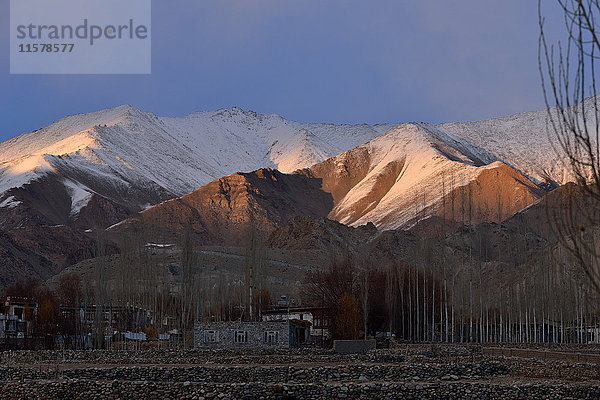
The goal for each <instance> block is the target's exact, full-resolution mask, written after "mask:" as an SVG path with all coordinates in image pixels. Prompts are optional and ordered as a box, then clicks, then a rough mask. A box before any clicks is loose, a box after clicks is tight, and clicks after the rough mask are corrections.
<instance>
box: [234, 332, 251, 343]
mask: <svg viewBox="0 0 600 400" xmlns="http://www.w3.org/2000/svg"><path fill="white" fill-rule="evenodd" d="M233 340H234V341H235V343H248V331H235V332H234V336H233Z"/></svg>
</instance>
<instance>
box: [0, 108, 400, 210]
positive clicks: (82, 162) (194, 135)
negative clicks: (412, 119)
mask: <svg viewBox="0 0 600 400" xmlns="http://www.w3.org/2000/svg"><path fill="white" fill-rule="evenodd" d="M390 127H391V126H389V125H377V126H369V125H330V124H300V123H297V122H292V121H287V120H285V119H283V118H282V117H280V116H277V115H260V114H257V113H254V112H251V111H243V110H241V109H239V108H231V109H225V110H220V111H217V112H198V113H194V114H191V115H188V116H186V117H183V118H166V117H165V118H161V117H157V116H155V115H153V114H149V113H145V112H142V111H140V110H137V109H135V108H133V107H131V106H121V107H117V108H113V109H108V110H103V111H98V112H94V113H90V114H79V115H73V116H70V117H66V118H64V119H62V120H60V121H58V122H56V123H54V124H52V125H50V126H48V127H46V128H43V129H40V130H37V131H34V132H31V133H27V134H23V135H20V136H17V137H15V138H13V139H10V140H7V141H5V142H3V143H1V144H0V193H2V197H1V199H2V203H0V204H2V205H3V206H4V207H12V206H15V205H16V204H18V202H19V201H21V200H20V199H18V198H15V197H14V196H13V195H12V194H11V195H10V196H12V197H10V196H9V195H7V194H8V191H9V190H10V189H12V188H17V187H21V186H23V185H25V184H28V183H31V182H33V181H37V180H40V179H42V178H44V177H47V176H48V175H57V176H59V177H60V180H61V181H62V182H63V184H64V186H65V187H66V190H67V192H69V193H70V196H71V214H74V215H76V214H77V213H78V212H79V211H80V210H81V209H82V208H83V207H84V206H85V205H86V204H87V202H89V201H90V199H91V198H92V196H93V195H100V196H102V197H104V198H106V199H109V200H111V201H113V202H115V203H117V204H119V205H120V206H122V207H124V208H126V209H127V210H129V211H138V210H140V209H143V208H144V207H146V206H148V205H151V204H155V203H158V202H160V201H163V200H166V199H168V198H172V197H175V196H181V195H184V194H186V193H189V192H191V191H192V190H194V189H196V188H198V187H200V186H202V185H204V184H206V183H208V182H210V181H211V180H213V179H216V178H219V177H221V176H225V175H228V174H231V173H233V172H236V171H253V170H256V169H258V168H262V167H271V168H278V169H280V170H281V171H283V172H290V171H293V170H295V169H297V168H303V167H307V166H310V165H312V164H314V163H316V162H320V161H322V160H324V159H326V158H328V157H330V156H332V155H335V154H338V153H339V152H341V151H343V150H348V149H350V148H352V147H354V146H357V145H359V144H361V143H363V142H365V141H368V140H370V139H372V138H374V137H376V136H377V135H379V134H381V133H382V132H384V131H386V130H387V129H389V128H390ZM9 198H10V199H9Z"/></svg>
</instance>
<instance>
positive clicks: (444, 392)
mask: <svg viewBox="0 0 600 400" xmlns="http://www.w3.org/2000/svg"><path fill="white" fill-rule="evenodd" d="M549 350H551V351H553V352H554V353H556V352H563V351H564V352H565V353H566V354H565V357H561V356H560V355H559V356H557V355H556V354H554V355H553V356H552V354H550V353H549V356H548V357H546V356H544V355H543V353H542V352H539V351H538V352H532V353H531V354H533V356H534V357H536V358H524V357H523V355H525V356H526V355H527V353H523V352H521V353H519V352H515V354H520V355H521V356H519V357H506V356H500V355H497V354H491V353H494V352H493V351H490V349H489V348H487V349H486V348H482V347H479V346H412V345H411V346H401V347H399V348H396V349H391V350H377V351H374V352H371V353H368V354H364V355H338V354H334V353H332V352H330V351H326V350H317V349H314V350H313V349H311V350H291V351H283V350H252V349H244V350H243V351H242V350H239V351H231V350H137V351H12V352H3V353H0V361H1V364H0V399H11V400H14V399H149V398H153V399H212V398H214V399H305V398H308V399H325V398H348V399H354V398H360V399H374V398H377V399H387V398H389V399H394V398H403V399H567V398H568V399H600V364H597V363H592V362H578V361H569V360H577V359H578V357H577V356H574V355H575V354H598V353H600V351H598V349H597V348H596V349H594V348H553V349H549ZM505 353H506V352H505ZM540 354H542V356H540ZM592 357H594V356H592ZM550 358H551V359H550ZM579 359H584V360H588V361H589V358H586V357H585V356H580V358H579Z"/></svg>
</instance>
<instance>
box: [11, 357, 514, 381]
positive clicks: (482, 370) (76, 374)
mask: <svg viewBox="0 0 600 400" xmlns="http://www.w3.org/2000/svg"><path fill="white" fill-rule="evenodd" d="M506 371H507V367H506V366H505V365H503V364H501V363H498V362H487V361H485V362H479V363H474V364H471V363H465V364H453V363H450V364H440V365H427V364H402V365H361V364H354V365H339V366H312V367H305V368H303V367H299V366H295V367H291V366H270V367H266V366H235V367H234V366H222V367H217V366H212V367H211V366H193V367H150V366H148V367H116V368H115V367H112V368H108V367H104V368H90V367H86V368H71V369H64V370H63V369H53V368H22V367H14V368H11V367H2V368H0V381H14V380H23V379H29V380H46V379H86V380H93V381H98V380H118V381H152V382H186V381H193V382H212V383H243V382H262V383H278V382H303V383H307V382H323V381H328V382H353V381H356V382H367V381H405V380H413V381H419V380H459V379H469V380H479V379H483V378H485V377H490V376H498V375H503V374H505V373H506Z"/></svg>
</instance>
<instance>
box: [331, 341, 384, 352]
mask: <svg viewBox="0 0 600 400" xmlns="http://www.w3.org/2000/svg"><path fill="white" fill-rule="evenodd" d="M376 346H377V342H376V341H375V340H334V341H333V351H335V352H336V353H338V354H364V353H367V352H369V351H372V350H375V347H376Z"/></svg>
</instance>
